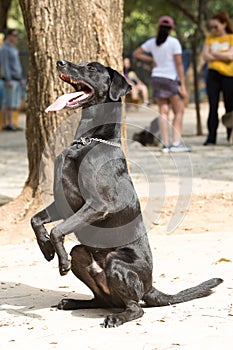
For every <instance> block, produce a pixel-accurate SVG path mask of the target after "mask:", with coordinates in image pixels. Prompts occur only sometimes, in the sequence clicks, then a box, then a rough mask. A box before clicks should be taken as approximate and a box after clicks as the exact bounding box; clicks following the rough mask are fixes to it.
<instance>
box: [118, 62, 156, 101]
mask: <svg viewBox="0 0 233 350" xmlns="http://www.w3.org/2000/svg"><path fill="white" fill-rule="evenodd" d="M123 63H124V76H125V77H126V79H127V81H128V83H129V84H130V85H131V86H132V90H131V95H132V99H133V100H135V101H137V100H138V97H139V94H140V93H141V94H142V99H143V104H142V106H144V107H148V106H149V104H150V103H149V93H148V89H147V86H146V85H145V84H144V83H143V82H142V81H141V80H140V79H139V78H138V76H137V74H136V73H135V72H134V70H133V69H132V67H131V62H130V59H129V58H128V57H125V58H124V61H123Z"/></svg>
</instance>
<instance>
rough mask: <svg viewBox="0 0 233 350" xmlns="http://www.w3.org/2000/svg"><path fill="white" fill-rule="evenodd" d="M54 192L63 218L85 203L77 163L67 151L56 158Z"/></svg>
mask: <svg viewBox="0 0 233 350" xmlns="http://www.w3.org/2000/svg"><path fill="white" fill-rule="evenodd" d="M53 194H54V200H55V204H56V207H57V210H58V211H59V213H60V214H61V215H62V217H63V218H68V217H70V216H71V215H73V214H74V212H76V211H77V210H78V209H79V208H80V207H81V206H82V205H83V198H82V196H81V193H80V189H79V186H78V170H77V164H76V162H75V161H74V160H73V159H70V158H69V157H67V152H62V153H61V154H60V155H59V156H57V157H56V159H55V164H54V185H53Z"/></svg>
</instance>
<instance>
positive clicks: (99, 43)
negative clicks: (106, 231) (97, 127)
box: [1, 0, 123, 221]
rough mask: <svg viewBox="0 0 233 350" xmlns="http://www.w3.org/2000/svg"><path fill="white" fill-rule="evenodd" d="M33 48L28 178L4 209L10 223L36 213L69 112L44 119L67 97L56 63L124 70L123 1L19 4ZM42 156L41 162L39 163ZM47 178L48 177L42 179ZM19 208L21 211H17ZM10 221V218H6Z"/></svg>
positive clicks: (22, 0) (27, 0)
mask: <svg viewBox="0 0 233 350" xmlns="http://www.w3.org/2000/svg"><path fill="white" fill-rule="evenodd" d="M19 2H20V6H21V9H22V13H23V17H24V22H25V27H26V31H27V34H28V43H29V75H28V83H27V112H26V114H27V126H26V139H27V149H28V160H29V175H28V179H27V181H26V184H25V187H24V189H23V191H22V193H21V195H20V196H19V197H18V198H16V199H15V200H14V201H13V202H11V203H9V204H7V205H6V206H4V207H2V208H1V211H3V212H4V215H6V216H8V213H9V211H10V212H12V209H13V210H16V212H15V215H13V217H12V218H9V216H8V218H9V219H12V220H13V221H15V217H18V216H19V215H18V214H19V210H20V214H21V215H20V217H25V215H26V214H27V213H28V210H29V208H33V211H34V212H35V210H36V207H37V206H38V203H39V199H40V194H39V191H38V185H39V173H41V172H43V171H45V169H46V166H43V164H42V163H43V162H44V161H46V160H45V159H44V157H42V152H43V149H44V147H45V145H46V142H47V141H48V140H49V138H50V136H51V135H52V134H53V133H54V130H55V129H56V127H57V126H58V125H59V124H60V123H61V121H62V120H64V118H66V117H67V113H60V112H59V113H50V114H46V113H45V109H46V107H47V106H48V105H49V104H51V102H53V101H54V100H55V99H56V98H57V97H58V96H60V95H61V94H62V91H63V92H64V89H65V84H64V83H62V82H61V81H60V79H59V78H58V75H57V72H56V61H57V59H65V60H68V61H72V62H75V63H81V62H85V61H99V62H101V63H103V64H104V65H109V66H111V67H113V68H114V69H117V70H120V71H121V70H122V20H123V0H111V1H109V0H89V1H77V0H66V1H60V0H40V1H31V0H19ZM44 155H45V154H44V153H43V156H44ZM41 157H42V158H41ZM41 175H42V177H43V175H44V177H46V174H41ZM17 208H18V211H17ZM6 220H7V218H6Z"/></svg>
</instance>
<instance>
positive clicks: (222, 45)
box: [202, 11, 233, 146]
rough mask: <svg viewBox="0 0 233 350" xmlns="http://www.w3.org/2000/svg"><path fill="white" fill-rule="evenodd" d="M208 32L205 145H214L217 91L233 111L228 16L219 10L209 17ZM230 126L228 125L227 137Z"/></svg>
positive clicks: (231, 40)
mask: <svg viewBox="0 0 233 350" xmlns="http://www.w3.org/2000/svg"><path fill="white" fill-rule="evenodd" d="M210 30H211V33H210V35H209V36H208V37H207V38H206V40H205V43H204V47H203V50H202V55H203V58H204V60H205V61H207V62H208V74H207V82H206V88H207V96H208V101H209V115H208V121H207V127H208V136H207V139H206V141H205V143H204V145H205V146H208V145H215V144H216V141H217V129H218V124H219V118H218V105H219V97H220V93H221V92H222V94H223V101H224V107H225V110H226V113H227V112H231V111H233V26H232V23H231V21H230V18H229V15H228V14H227V13H226V12H224V11H222V12H218V13H216V14H215V15H213V16H212V17H211V19H210ZM231 132H232V129H231V128H227V140H228V141H229V140H230V136H231Z"/></svg>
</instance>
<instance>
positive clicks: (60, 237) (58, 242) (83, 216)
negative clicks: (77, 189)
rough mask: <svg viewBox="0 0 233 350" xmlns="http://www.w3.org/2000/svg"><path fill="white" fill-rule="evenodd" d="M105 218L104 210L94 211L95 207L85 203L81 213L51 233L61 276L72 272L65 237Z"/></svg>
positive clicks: (71, 217)
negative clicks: (65, 246)
mask: <svg viewBox="0 0 233 350" xmlns="http://www.w3.org/2000/svg"><path fill="white" fill-rule="evenodd" d="M103 216H104V210H100V208H98V210H96V209H94V205H90V204H89V203H85V204H84V205H83V206H82V207H81V209H80V210H79V211H77V212H76V213H75V214H74V215H72V216H70V217H69V218H68V219H66V220H64V221H63V222H62V223H60V224H58V225H57V226H55V227H54V228H53V229H52V230H51V233H50V239H51V241H52V242H53V245H54V248H55V251H56V253H57V255H58V261H59V271H60V274H61V275H62V276H63V275H66V274H67V272H68V271H69V270H70V260H69V258H68V254H67V252H66V250H65V248H64V244H63V242H64V237H65V236H66V235H68V234H69V233H72V232H75V231H77V230H78V229H79V228H80V226H82V227H83V226H84V225H89V224H92V223H93V222H95V221H96V220H97V219H100V218H102V217H103Z"/></svg>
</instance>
